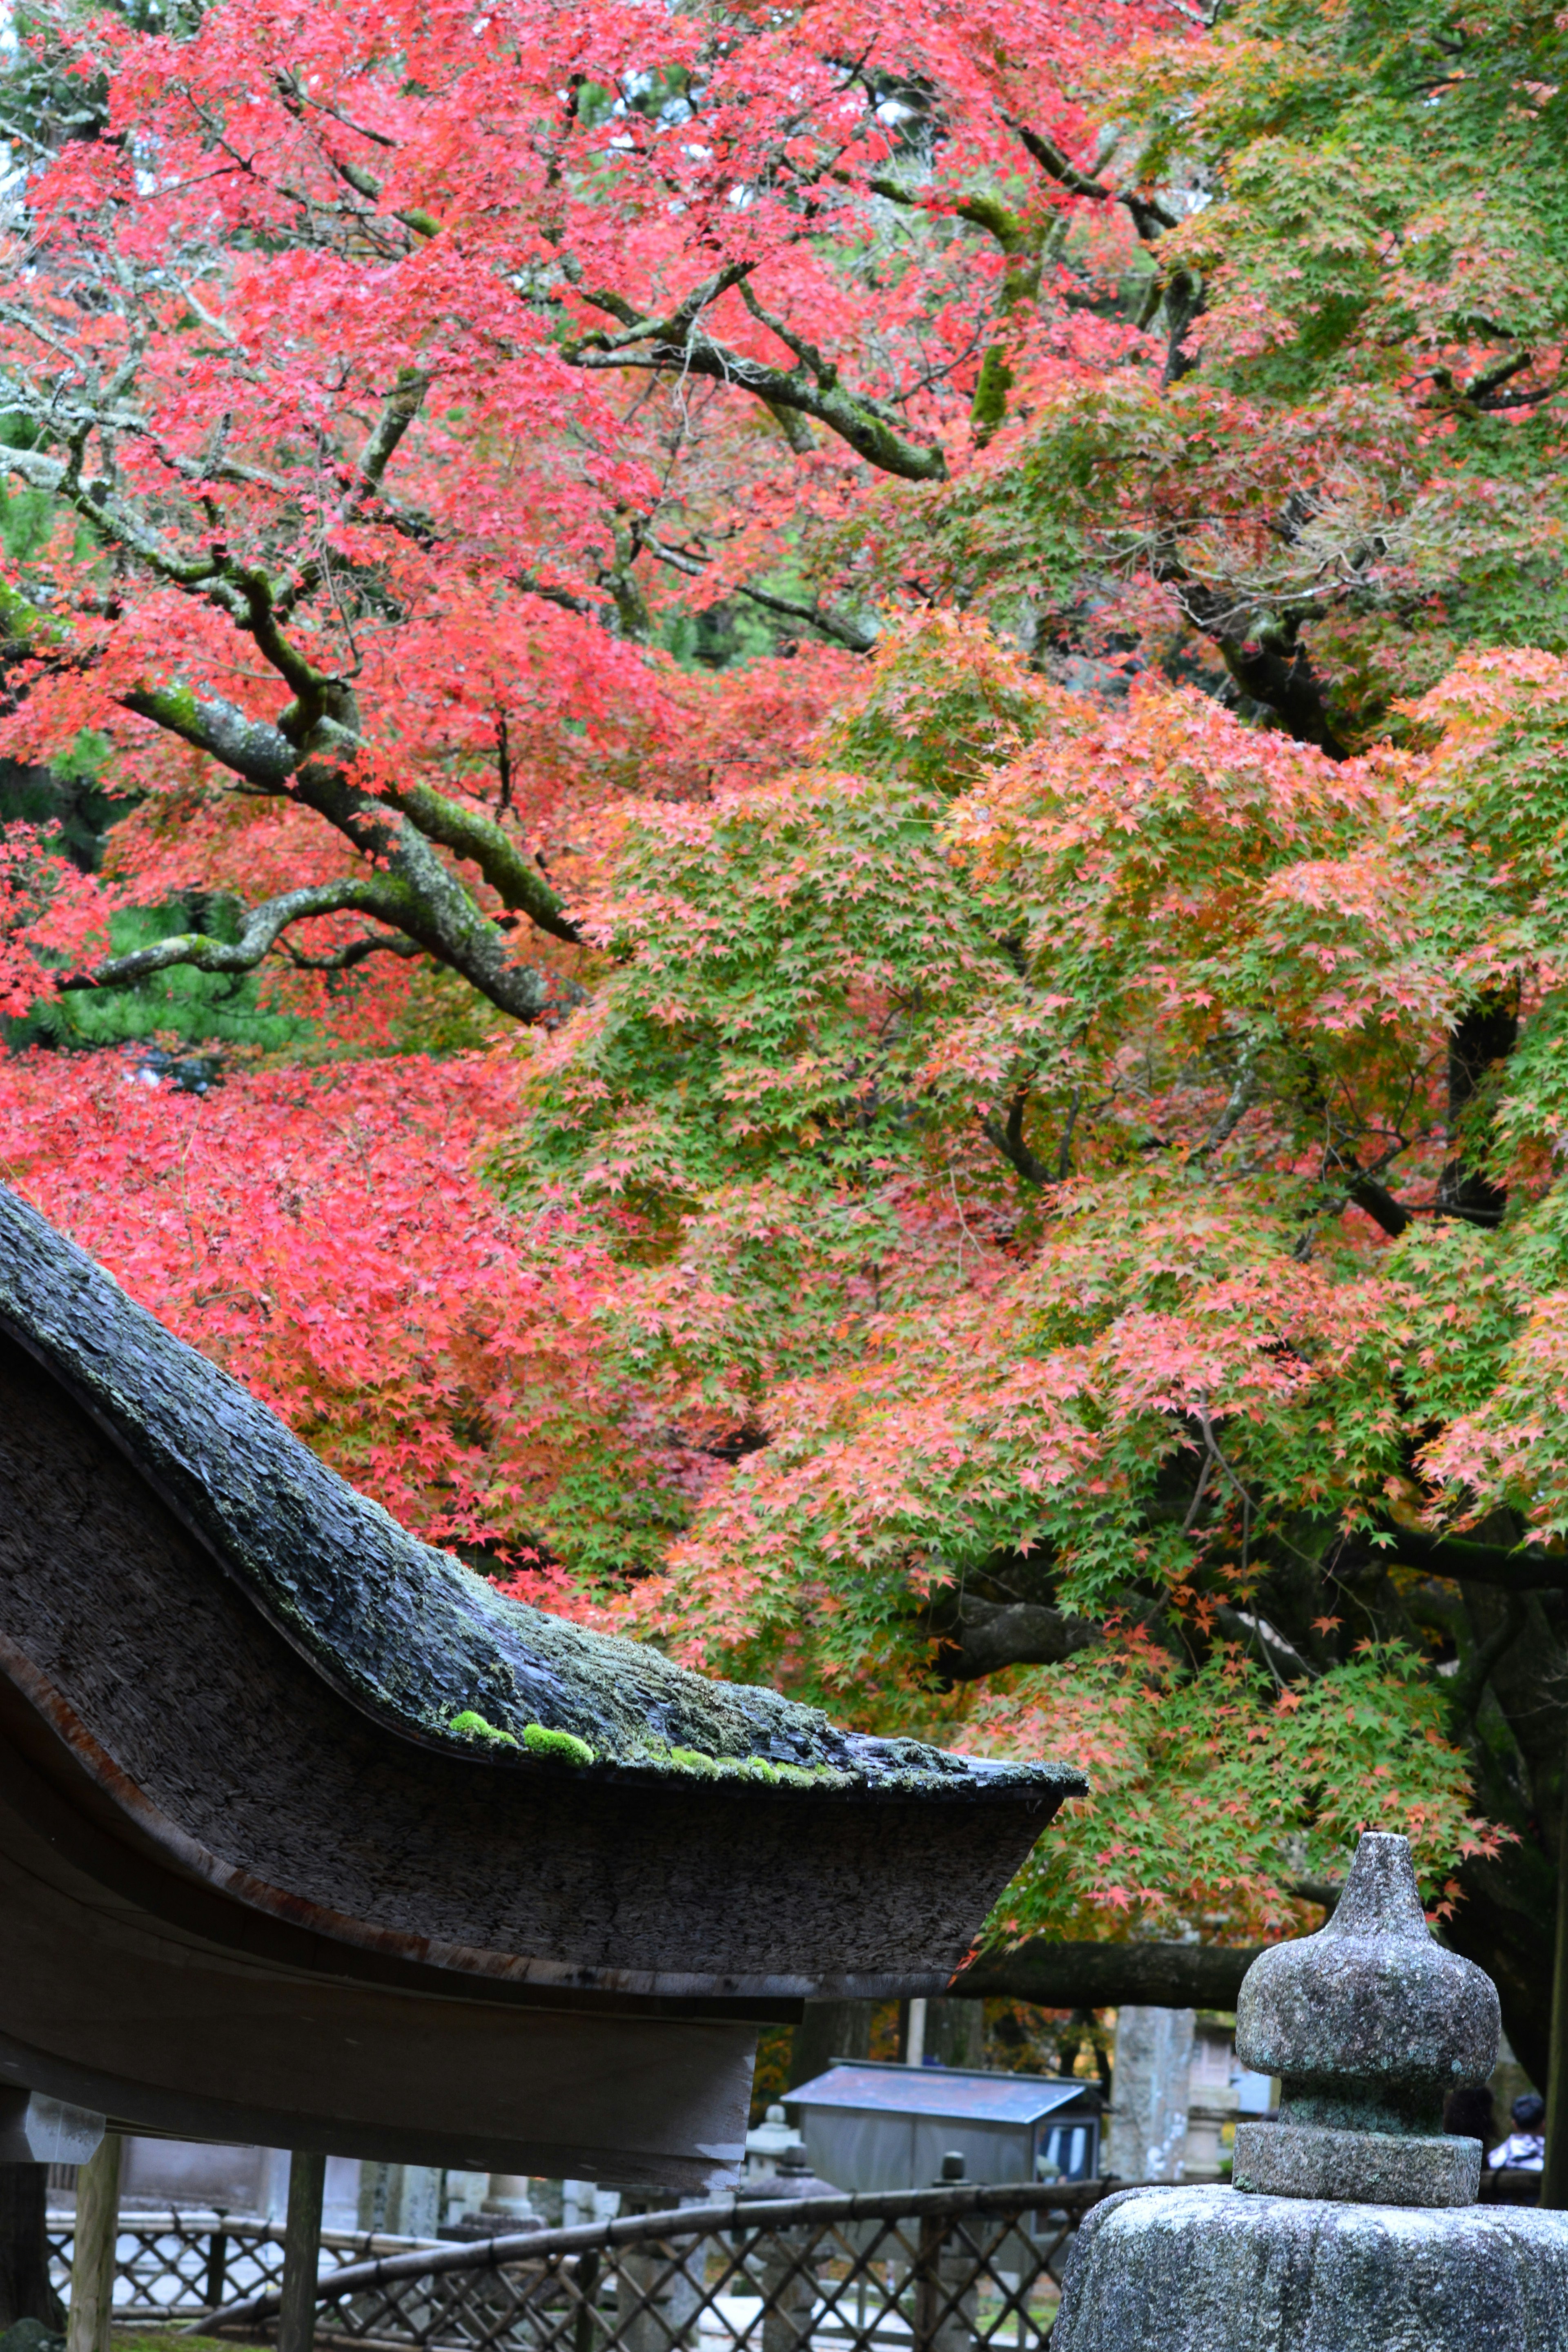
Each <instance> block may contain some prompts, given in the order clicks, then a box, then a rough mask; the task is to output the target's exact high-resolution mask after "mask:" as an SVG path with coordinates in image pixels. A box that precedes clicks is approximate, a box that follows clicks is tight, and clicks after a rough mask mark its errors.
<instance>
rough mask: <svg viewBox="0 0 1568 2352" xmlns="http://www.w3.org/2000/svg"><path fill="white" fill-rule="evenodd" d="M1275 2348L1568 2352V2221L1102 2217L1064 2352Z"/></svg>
mask: <svg viewBox="0 0 1568 2352" xmlns="http://www.w3.org/2000/svg"><path fill="white" fill-rule="evenodd" d="M1260 2128H1262V2129H1265V2130H1267V2129H1268V2126H1266V2125H1265V2126H1260ZM1265 2347H1266V2352H1568V2221H1564V2219H1563V2216H1562V2215H1560V2214H1556V2213H1531V2212H1529V2211H1516V2210H1510V2209H1509V2208H1507V2207H1499V2206H1489V2205H1472V2206H1467V2207H1463V2208H1460V2209H1458V2210H1454V2209H1452V2208H1449V2209H1447V2210H1443V2209H1441V2208H1432V2207H1405V2208H1401V2207H1398V2206H1387V2205H1349V2204H1339V2203H1334V2202H1331V2201H1328V2200H1315V2199H1310V2198H1296V2197H1256V2196H1249V2195H1247V2192H1246V2191H1245V2190H1242V2189H1208V2188H1204V2189H1198V2188H1193V2189H1124V2190H1123V2191H1122V2192H1121V2195H1120V2196H1117V2197H1110V2198H1107V2200H1106V2201H1105V2203H1104V2204H1103V2205H1100V2206H1097V2207H1096V2208H1095V2210H1094V2211H1093V2212H1092V2213H1091V2214H1090V2215H1089V2219H1088V2220H1087V2221H1085V2223H1084V2225H1083V2228H1082V2229H1081V2230H1080V2231H1079V2238H1078V2244H1077V2246H1076V2247H1075V2249H1074V2252H1073V2254H1072V2258H1071V2260H1070V2262H1069V2263H1068V2270H1067V2274H1066V2277H1065V2279H1064V2281H1063V2289H1062V2307H1061V2316H1060V2317H1059V2318H1058V2321H1057V2326H1056V2332H1055V2334H1054V2335H1053V2336H1052V2337H1051V2352H1265Z"/></svg>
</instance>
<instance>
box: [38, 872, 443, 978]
mask: <svg viewBox="0 0 1568 2352" xmlns="http://www.w3.org/2000/svg"><path fill="white" fill-rule="evenodd" d="M398 901H399V894H398V893H397V891H395V889H393V888H391V887H386V886H384V885H383V884H382V883H380V882H378V881H376V880H374V879H368V878H361V877H353V878H351V879H348V880H345V881H342V882H321V883H316V884H313V885H310V886H308V887H305V888H302V889H299V890H285V891H283V892H282V893H281V894H280V895H279V897H278V898H268V899H267V900H265V901H264V902H263V904H262V905H261V906H259V907H253V908H252V909H251V911H250V913H249V914H248V915H247V917H246V919H245V921H244V922H243V924H242V925H241V926H240V933H239V937H238V939H237V940H216V939H214V938H213V937H212V936H211V934H210V933H208V932H205V931H174V932H171V933H170V935H169V936H168V937H167V938H166V939H162V940H153V941H152V943H151V944H150V945H149V946H147V947H144V948H135V949H133V950H132V951H131V953H130V954H129V955H122V956H110V957H108V958H107V959H106V960H105V961H103V962H102V963H99V964H94V966H93V967H92V970H91V971H83V972H72V973H71V974H70V975H69V976H68V977H67V978H63V979H61V980H60V982H58V985H59V987H60V988H61V989H62V990H66V989H83V988H124V987H127V986H129V985H130V984H131V983H132V982H135V981H139V980H150V979H151V978H152V977H153V974H154V973H155V972H160V971H174V968H175V966H176V965H184V966H185V967H186V968H188V969H189V970H191V971H215V972H245V971H255V970H256V967H257V965H258V963H259V962H260V961H261V960H262V958H263V957H264V956H266V955H268V953H269V952H270V951H271V950H272V949H273V948H275V947H276V946H277V944H278V941H279V939H280V938H281V937H282V935H283V933H284V932H285V931H286V930H287V929H289V925H290V924H292V923H302V922H305V921H308V920H309V919H310V917H311V916H312V915H341V914H343V913H345V912H347V911H348V910H349V909H350V908H353V909H354V910H356V911H357V912H359V913H362V914H372V915H379V916H381V917H382V918H383V919H384V920H385V921H388V922H395V921H396V920H397V919H398V913H399V911H400V908H399V903H398ZM378 944H379V942H378ZM401 951H402V952H412V953H414V954H418V953H420V952H421V950H419V949H417V948H414V947H412V944H411V943H410V945H409V946H408V947H406V948H405V949H404V950H401ZM294 960H295V961H296V962H301V961H306V960H305V959H303V958H300V957H296V958H295V959H294Z"/></svg>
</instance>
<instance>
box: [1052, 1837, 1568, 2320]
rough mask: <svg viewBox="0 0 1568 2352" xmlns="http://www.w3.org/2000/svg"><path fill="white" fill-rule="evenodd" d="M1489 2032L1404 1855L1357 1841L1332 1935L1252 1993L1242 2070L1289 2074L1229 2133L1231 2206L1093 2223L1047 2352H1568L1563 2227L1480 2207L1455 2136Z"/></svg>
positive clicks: (1475, 1993) (1175, 2208)
mask: <svg viewBox="0 0 1568 2352" xmlns="http://www.w3.org/2000/svg"><path fill="white" fill-rule="evenodd" d="M1498 2031H1499V2027H1498V2002H1497V1993H1496V1991H1495V1990H1494V1989H1493V1986H1492V1984H1491V1982H1490V1980H1489V1978H1487V1977H1486V1976H1484V1975H1483V1974H1482V1972H1481V1970H1480V1969H1478V1968H1474V1967H1472V1965H1471V1964H1470V1962H1469V1961H1468V1960H1465V1959H1461V1958H1459V1956H1458V1954H1457V1953H1455V1952H1449V1951H1446V1950H1445V1949H1444V1948H1443V1947H1442V1946H1441V1945H1440V1944H1438V1943H1437V1942H1436V1940H1435V1939H1434V1937H1432V1936H1431V1935H1430V1934H1429V1932H1428V1930H1427V1927H1426V1920H1425V1918H1424V1917H1423V1916H1422V1911H1421V1902H1420V1896H1419V1895H1418V1893H1417V1891H1416V1885H1415V1872H1414V1870H1413V1869H1412V1867H1411V1862H1410V1849H1409V1846H1408V1844H1407V1843H1406V1842H1405V1839H1404V1838H1402V1837H1390V1836H1386V1835H1382V1834H1378V1833H1369V1834H1368V1835H1367V1836H1364V1837H1363V1839H1362V1841H1361V1843H1360V1845H1359V1847H1358V1848H1357V1851H1356V1857H1355V1862H1354V1864H1353V1865H1352V1870H1351V1873H1350V1876H1349V1878H1348V1879H1347V1880H1346V1882H1345V1890H1344V1893H1343V1895H1342V1897H1341V1899H1340V1902H1339V1906H1338V1907H1337V1909H1336V1910H1335V1913H1334V1916H1333V1917H1332V1919H1331V1921H1330V1922H1329V1924H1328V1926H1327V1927H1324V1928H1322V1929H1321V1931H1320V1933H1319V1934H1317V1935H1316V1936H1307V1937H1301V1938H1300V1940H1299V1941H1297V1942H1293V1943H1289V1944H1279V1945H1276V1946H1275V1947H1274V1948H1273V1949H1272V1950H1270V1951H1268V1952H1265V1953H1263V1954H1262V1955H1261V1957H1260V1958H1258V1959H1257V1960H1256V1961H1255V1962H1254V1963H1253V1965H1252V1967H1251V1968H1250V1969H1248V1970H1247V1976H1246V1978H1245V1979H1244V1980H1243V1983H1242V1988H1241V1997H1240V2000H1239V2001H1238V2002H1237V2034H1236V2046H1237V2056H1238V2057H1239V2058H1240V2059H1241V2061H1242V2063H1243V2064H1244V2065H1246V2066H1248V2067H1253V2068H1256V2069H1257V2070H1258V2072H1259V2073H1262V2074H1277V2075H1279V2079H1280V2084H1281V2097H1280V2105H1279V2121H1278V2122H1277V2123H1250V2124H1240V2125H1238V2126H1237V2135H1236V2166H1235V2173H1234V2183H1235V2185H1234V2186H1233V2187H1232V2188H1229V2189H1224V2188H1201V2189H1200V2188H1197V2187H1195V2186H1194V2187H1191V2188H1177V2189H1129V2190H1125V2191H1124V2192H1123V2193H1122V2194H1121V2196H1118V2197H1112V2198H1109V2199H1108V2200H1106V2202H1105V2203H1104V2204H1103V2205H1100V2206H1099V2207H1097V2208H1096V2210H1095V2211H1094V2212H1093V2213H1092V2214H1091V2215H1090V2217H1089V2220H1088V2221H1086V2222H1085V2224H1084V2226H1083V2229H1082V2230H1081V2231H1080V2232H1079V2240H1078V2243H1077V2245H1076V2247H1075V2248H1074V2251H1073V2254H1072V2259H1071V2261H1070V2263H1069V2264H1068V2270H1067V2273H1066V2275H1065V2277H1064V2279H1063V2282H1062V2302H1061V2311H1060V2315H1059V2316H1058V2320H1057V2325H1056V2330H1055V2333H1054V2335H1053V2336H1052V2338H1051V2352H1568V2216H1563V2215H1562V2214H1558V2213H1542V2212H1530V2211H1527V2210H1509V2209H1508V2208H1506V2207H1498V2206H1479V2205H1477V2204H1475V2203H1474V2202H1473V2201H1472V2200H1474V2198H1475V2195H1476V2189H1477V2182H1478V2178H1479V2169H1480V2147H1479V2143H1478V2142H1477V2141H1475V2140H1467V2139H1458V2138H1454V2137H1448V2136H1447V2135H1446V2134H1445V2132H1444V2130H1443V2124H1442V2110H1443V2098H1444V2095H1445V2093H1446V2092H1447V2091H1450V2090H1453V2089H1455V2088H1458V2087H1459V2086H1461V2085H1464V2084H1479V2083H1484V2082H1485V2081H1486V2080H1487V2078H1488V2076H1489V2074H1490V2072H1491V2070H1492V2067H1493V2065H1494V2064H1495V2063H1496V2060H1497V2046H1498ZM1118 2077H1119V2079H1118V2082H1117V2086H1116V2098H1117V2105H1118V2107H1120V2106H1121V2098H1122V2091H1121V2080H1120V2068H1119V2069H1118Z"/></svg>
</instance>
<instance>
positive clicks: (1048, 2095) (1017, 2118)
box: [784, 2060, 1103, 2189]
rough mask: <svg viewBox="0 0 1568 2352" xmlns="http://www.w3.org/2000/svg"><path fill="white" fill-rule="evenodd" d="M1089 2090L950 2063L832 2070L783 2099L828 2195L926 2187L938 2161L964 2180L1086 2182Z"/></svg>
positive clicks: (1092, 2107) (937, 2174)
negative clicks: (956, 2161)
mask: <svg viewBox="0 0 1568 2352" xmlns="http://www.w3.org/2000/svg"><path fill="white" fill-rule="evenodd" d="M1102 2104H1103V2102H1102V2097H1101V2094H1100V2088H1099V2085H1098V2084H1093V2083H1081V2082H1078V2081H1076V2080H1074V2079H1073V2078H1071V2077H1070V2076H1065V2075H1050V2074H970V2073H968V2072H966V2071H964V2070H963V2069H961V2068H959V2067H956V2066H890V2065H882V2064H879V2063H876V2062H875V2061H874V2060H866V2061H861V2060H857V2061H854V2062H852V2063H850V2062H845V2063H840V2064H838V2065H836V2066H830V2067H829V2068H828V2070H827V2072H826V2074H818V2075H817V2076H816V2079H815V2081H813V2082H810V2083H802V2084H800V2086H799V2088H798V2089H797V2090H794V2091H790V2092H788V2093H787V2094H786V2095H785V2098H784V2105H785V2108H786V2109H787V2111H788V2112H789V2114H790V2115H791V2116H792V2117H793V2118H794V2120H795V2122H796V2123H797V2124H798V2125H799V2126H800V2129H801V2132H802V2134H803V2135H804V2137H805V2151H806V2156H807V2158H808V2159H809V2161H810V2164H811V2168H812V2170H813V2172H815V2173H816V2176H817V2178H818V2179H821V2180H830V2181H831V2182H832V2183H833V2186H834V2187H835V2188H836V2189H924V2188H927V2187H929V2185H930V2184H931V2182H932V2181H934V2180H937V2179H940V2178H941V2174H942V2158H943V2157H944V2156H947V2155H950V2154H957V2155H961V2156H962V2157H963V2175H964V2179H966V2180H984V2181H1001V2180H1058V2179H1059V2180H1090V2179H1094V2178H1095V2177H1096V2175H1097V2174H1098V2173H1099V2170H1100V2108H1101V2105H1102Z"/></svg>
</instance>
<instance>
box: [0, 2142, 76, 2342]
mask: <svg viewBox="0 0 1568 2352" xmlns="http://www.w3.org/2000/svg"><path fill="white" fill-rule="evenodd" d="M48 2178H49V2168H48V2166H47V2164H0V2328H6V2327H10V2326H14V2325H15V2324H16V2321H17V2320H18V2319H37V2320H40V2321H41V2322H42V2323H43V2325H44V2326H46V2327H47V2328H51V2329H52V2330H53V2331H54V2333H55V2334H56V2335H57V2336H58V2335H63V2334H64V2332H65V2324H66V2314H65V2305H63V2304H62V2303H61V2301H60V2299H59V2296H58V2294H56V2293H55V2291H54V2288H53V2287H52V2286H51V2285H50V2284H49V2247H48V2239H47V2235H46V2232H45V2228H44V2205H45V2198H46V2194H47V2187H48Z"/></svg>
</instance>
